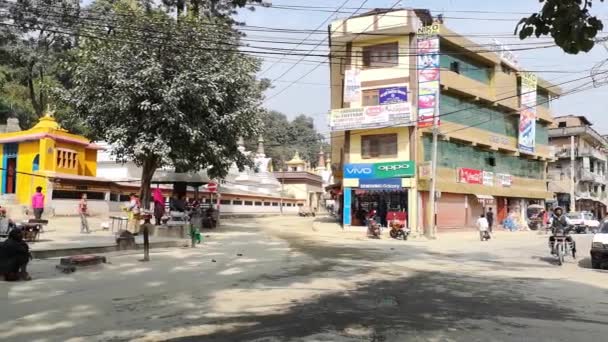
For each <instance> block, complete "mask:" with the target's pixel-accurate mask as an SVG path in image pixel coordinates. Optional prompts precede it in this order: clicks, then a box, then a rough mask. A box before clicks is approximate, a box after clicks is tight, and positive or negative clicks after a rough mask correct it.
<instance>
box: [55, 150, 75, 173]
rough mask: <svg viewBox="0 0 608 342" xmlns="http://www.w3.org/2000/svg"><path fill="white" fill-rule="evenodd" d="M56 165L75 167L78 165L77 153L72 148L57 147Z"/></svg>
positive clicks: (67, 167)
mask: <svg viewBox="0 0 608 342" xmlns="http://www.w3.org/2000/svg"><path fill="white" fill-rule="evenodd" d="M57 167H59V168H63V169H76V168H77V167H78V153H77V152H76V151H73V150H67V149H57Z"/></svg>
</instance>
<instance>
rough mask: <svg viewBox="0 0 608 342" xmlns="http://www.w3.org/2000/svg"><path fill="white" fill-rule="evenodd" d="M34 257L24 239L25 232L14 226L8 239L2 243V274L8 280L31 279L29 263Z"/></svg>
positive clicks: (0, 253) (0, 267)
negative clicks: (28, 269)
mask: <svg viewBox="0 0 608 342" xmlns="http://www.w3.org/2000/svg"><path fill="white" fill-rule="evenodd" d="M31 258H32V256H31V254H30V248H29V246H28V245H27V243H26V242H25V241H23V232H22V231H21V229H19V228H13V229H12V230H11V231H10V233H9V234H8V239H6V241H4V242H2V243H0V275H2V276H4V280H6V281H16V280H31V279H32V278H31V277H30V275H29V274H28V273H27V264H28V262H29V261H30V259H31Z"/></svg>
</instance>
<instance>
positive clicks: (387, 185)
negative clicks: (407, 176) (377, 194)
mask: <svg viewBox="0 0 608 342" xmlns="http://www.w3.org/2000/svg"><path fill="white" fill-rule="evenodd" d="M359 189H365V190H399V189H401V178H386V179H362V180H360V181H359Z"/></svg>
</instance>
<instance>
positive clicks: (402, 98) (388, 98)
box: [378, 87, 407, 105]
mask: <svg viewBox="0 0 608 342" xmlns="http://www.w3.org/2000/svg"><path fill="white" fill-rule="evenodd" d="M378 102H379V104H381V105H384V104H391V103H399V102H407V87H390V88H380V90H379V91H378Z"/></svg>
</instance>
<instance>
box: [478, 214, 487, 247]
mask: <svg viewBox="0 0 608 342" xmlns="http://www.w3.org/2000/svg"><path fill="white" fill-rule="evenodd" d="M475 225H476V226H477V229H478V230H479V240H481V241H484V240H486V239H488V238H487V236H486V234H487V232H488V226H489V225H488V220H487V219H486V217H485V215H484V214H481V216H479V218H478V219H477V222H476V223H475Z"/></svg>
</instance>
